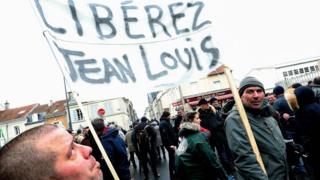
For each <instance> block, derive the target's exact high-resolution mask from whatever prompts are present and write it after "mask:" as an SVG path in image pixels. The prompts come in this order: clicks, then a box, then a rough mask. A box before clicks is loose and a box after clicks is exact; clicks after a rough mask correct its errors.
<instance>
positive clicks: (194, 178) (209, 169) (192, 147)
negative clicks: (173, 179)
mask: <svg viewBox="0 0 320 180" xmlns="http://www.w3.org/2000/svg"><path fill="white" fill-rule="evenodd" d="M199 129H200V127H199V126H197V125H196V124H194V123H190V122H185V123H182V124H181V130H180V132H179V136H180V137H184V138H186V139H187V142H188V147H187V149H186V151H185V152H184V153H182V154H181V155H179V156H178V157H176V158H175V159H176V162H175V166H176V170H177V174H178V175H179V176H180V177H181V179H186V180H189V179H190V180H202V179H203V180H211V179H217V177H219V178H220V179H221V180H222V179H226V175H225V173H224V172H223V170H222V166H221V165H220V163H219V161H218V158H217V155H216V154H215V152H214V151H213V150H212V149H211V147H210V145H209V144H208V142H207V139H206V137H205V135H204V133H201V132H200V131H199Z"/></svg>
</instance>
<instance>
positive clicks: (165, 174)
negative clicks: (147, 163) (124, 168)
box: [130, 155, 170, 180]
mask: <svg viewBox="0 0 320 180" xmlns="http://www.w3.org/2000/svg"><path fill="white" fill-rule="evenodd" d="M136 162H137V164H138V162H139V161H138V160H136ZM130 170H131V176H132V177H134V178H133V179H134V180H143V177H144V175H143V171H142V170H141V176H140V172H139V171H140V168H139V166H138V167H137V169H134V168H133V167H132V166H130ZM157 170H158V173H159V174H160V178H157V179H158V180H169V179H170V178H169V160H168V155H167V158H166V159H162V160H161V161H160V160H158V162H157ZM153 179H155V178H154V177H153V174H152V171H151V168H150V167H149V180H153Z"/></svg>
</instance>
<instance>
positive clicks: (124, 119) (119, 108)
mask: <svg viewBox="0 0 320 180" xmlns="http://www.w3.org/2000/svg"><path fill="white" fill-rule="evenodd" d="M82 106H83V110H84V112H83V113H88V116H89V119H90V120H94V119H96V118H104V119H105V120H106V124H107V123H108V122H115V123H117V124H118V125H119V126H121V127H122V128H123V129H126V130H128V129H129V125H131V121H130V115H129V113H128V112H127V107H128V106H129V104H127V103H126V101H125V100H124V99H123V98H115V99H109V100H101V101H94V102H90V103H86V104H83V105H82ZM100 108H103V109H104V110H105V115H104V116H103V117H101V116H100V115H99V114H98V110H99V109H100ZM77 109H79V107H78V105H73V106H72V107H70V114H71V119H72V128H73V130H75V131H76V130H77V129H82V128H83V127H86V126H88V125H87V123H86V121H84V119H83V120H80V121H79V120H78V119H77Z"/></svg>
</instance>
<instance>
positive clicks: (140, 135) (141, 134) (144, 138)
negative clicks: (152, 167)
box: [136, 125, 149, 145]
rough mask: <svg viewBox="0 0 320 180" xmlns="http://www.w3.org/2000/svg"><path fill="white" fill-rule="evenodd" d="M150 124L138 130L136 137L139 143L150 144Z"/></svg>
mask: <svg viewBox="0 0 320 180" xmlns="http://www.w3.org/2000/svg"><path fill="white" fill-rule="evenodd" d="M148 126H149V125H146V126H145V127H144V128H143V129H140V130H139V131H138V132H136V138H137V143H138V144H140V145H141V144H148V143H149V135H148V132H147V128H148Z"/></svg>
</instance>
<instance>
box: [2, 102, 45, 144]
mask: <svg viewBox="0 0 320 180" xmlns="http://www.w3.org/2000/svg"><path fill="white" fill-rule="evenodd" d="M38 106H39V104H31V105H28V106H23V107H18V108H12V109H10V108H9V107H7V108H6V109H5V110H2V111H0V147H2V146H3V145H4V144H6V143H7V142H9V141H10V140H11V139H13V138H15V137H16V136H18V135H19V134H21V133H22V132H24V131H25V130H26V126H25V124H26V122H27V117H28V116H29V115H30V113H31V112H32V111H33V110H34V109H35V108H36V107H38Z"/></svg>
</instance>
